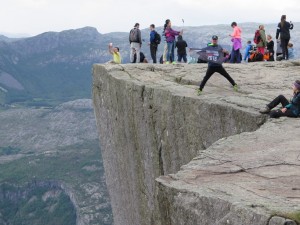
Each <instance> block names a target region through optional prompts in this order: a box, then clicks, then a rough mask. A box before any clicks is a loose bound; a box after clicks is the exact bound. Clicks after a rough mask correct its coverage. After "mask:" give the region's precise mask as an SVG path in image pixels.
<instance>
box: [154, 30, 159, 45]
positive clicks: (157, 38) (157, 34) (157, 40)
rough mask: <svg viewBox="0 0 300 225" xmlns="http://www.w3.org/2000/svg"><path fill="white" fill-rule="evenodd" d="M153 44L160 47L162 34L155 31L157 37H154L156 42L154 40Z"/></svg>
mask: <svg viewBox="0 0 300 225" xmlns="http://www.w3.org/2000/svg"><path fill="white" fill-rule="evenodd" d="M153 42H154V43H155V44H157V45H159V44H160V42H161V37H160V34H159V33H157V32H156V31H155V35H154V40H153Z"/></svg>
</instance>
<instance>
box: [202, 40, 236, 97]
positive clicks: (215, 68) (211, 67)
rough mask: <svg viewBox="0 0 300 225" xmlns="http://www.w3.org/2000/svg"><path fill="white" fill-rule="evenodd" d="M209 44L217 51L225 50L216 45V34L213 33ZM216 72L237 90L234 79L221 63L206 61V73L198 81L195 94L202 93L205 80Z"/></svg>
mask: <svg viewBox="0 0 300 225" xmlns="http://www.w3.org/2000/svg"><path fill="white" fill-rule="evenodd" d="M209 46H211V47H213V49H214V51H217V52H223V53H225V52H227V51H226V50H225V49H223V48H222V47H221V46H220V45H218V36H216V35H213V36H212V43H211V44H209ZM215 72H218V73H220V74H221V75H222V76H224V77H225V78H226V79H227V80H228V81H229V82H230V83H231V85H232V86H233V90H234V91H237V90H238V86H237V84H236V83H235V81H234V80H233V79H232V78H231V76H230V75H229V74H228V73H227V71H226V70H225V69H224V67H223V66H222V64H221V63H214V62H208V68H207V71H206V74H205V76H204V78H203V80H202V81H201V83H200V87H199V89H198V90H197V94H198V95H200V94H201V93H202V90H203V88H204V86H205V84H206V82H207V81H208V80H209V78H210V77H211V76H212V75H213V74H214V73H215Z"/></svg>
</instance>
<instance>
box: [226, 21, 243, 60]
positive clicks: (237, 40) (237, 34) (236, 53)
mask: <svg viewBox="0 0 300 225" xmlns="http://www.w3.org/2000/svg"><path fill="white" fill-rule="evenodd" d="M231 27H232V28H233V32H232V34H229V36H230V37H231V41H232V43H233V46H232V51H231V57H230V63H234V62H236V63H241V57H240V49H241V48H242V39H241V34H242V30H241V28H239V27H238V26H237V23H236V22H232V23H231Z"/></svg>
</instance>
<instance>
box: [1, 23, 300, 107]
mask: <svg viewBox="0 0 300 225" xmlns="http://www.w3.org/2000/svg"><path fill="white" fill-rule="evenodd" d="M299 25H300V23H295V29H294V30H293V31H291V36H292V39H291V41H292V42H295V43H294V46H295V50H296V53H299V52H300V45H299V44H298V40H299V38H300V33H299V32H298V29H299V28H298V27H299ZM240 26H241V28H242V29H243V43H244V46H245V43H246V41H247V40H252V39H253V36H254V33H255V30H256V29H257V28H258V26H259V24H256V23H244V24H240ZM265 28H266V33H267V34H272V36H273V37H275V31H276V24H267V25H265ZM174 29H175V30H176V29H177V30H180V29H181V27H174ZM157 31H158V32H159V33H161V32H162V27H158V28H157ZM231 32H232V28H231V27H230V26H229V25H214V26H200V27H184V39H185V40H186V41H187V43H188V46H189V47H203V46H205V45H206V44H207V43H208V42H209V41H210V39H211V36H212V35H213V34H216V35H218V36H219V43H220V44H221V45H223V46H224V47H226V48H228V50H230V48H231V47H230V46H231V41H230V38H229V37H228V34H229V33H231ZM148 37H149V29H144V30H142V38H143V39H144V44H143V45H142V51H143V52H144V53H145V55H146V57H147V58H148V59H150V53H149V47H148V45H147V42H148ZM110 42H112V43H113V44H114V46H118V47H119V48H120V52H121V55H122V57H123V63H128V62H129V52H130V48H129V43H128V33H126V32H114V33H108V34H100V33H99V32H98V31H97V30H96V29H95V28H92V27H84V28H81V29H76V30H66V31H62V32H46V33H43V34H40V35H37V36H34V37H29V38H23V39H17V40H14V41H12V39H9V38H6V37H3V36H2V38H0V104H2V105H5V104H17V103H21V104H23V105H24V104H25V105H29V106H53V105H57V104H59V103H62V102H64V101H70V100H74V99H78V98H90V95H91V67H92V65H93V64H94V63H105V62H107V61H109V60H111V55H110V54H109V53H108V51H107V45H108V43H110ZM162 50H163V44H160V45H159V48H158V57H159V56H160V55H161V54H162Z"/></svg>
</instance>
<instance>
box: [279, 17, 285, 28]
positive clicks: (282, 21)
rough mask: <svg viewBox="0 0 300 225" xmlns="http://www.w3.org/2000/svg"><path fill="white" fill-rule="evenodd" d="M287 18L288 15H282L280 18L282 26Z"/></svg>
mask: <svg viewBox="0 0 300 225" xmlns="http://www.w3.org/2000/svg"><path fill="white" fill-rule="evenodd" d="M285 20H286V15H282V16H281V19H280V26H281V27H283V26H284V24H285Z"/></svg>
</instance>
